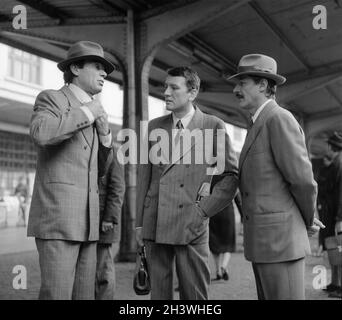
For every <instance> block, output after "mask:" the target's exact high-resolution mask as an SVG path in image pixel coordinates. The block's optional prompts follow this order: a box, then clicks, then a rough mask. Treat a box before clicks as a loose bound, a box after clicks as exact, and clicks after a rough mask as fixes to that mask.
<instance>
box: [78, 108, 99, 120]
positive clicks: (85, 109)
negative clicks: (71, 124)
mask: <svg viewBox="0 0 342 320" xmlns="http://www.w3.org/2000/svg"><path fill="white" fill-rule="evenodd" d="M80 109H81V110H82V111H83V112H84V113H85V114H86V116H87V118H88V119H89V122H90V123H93V122H94V121H95V118H94V116H93V114H92V113H91V111H90V110H89V108H88V107H86V106H82V107H80Z"/></svg>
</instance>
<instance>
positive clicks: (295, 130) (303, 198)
mask: <svg viewBox="0 0 342 320" xmlns="http://www.w3.org/2000/svg"><path fill="white" fill-rule="evenodd" d="M267 125H268V130H269V131H270V132H269V137H270V145H271V149H272V153H273V157H274V159H275V163H276V165H277V167H278V168H279V170H280V172H281V173H282V176H283V177H284V179H285V180H286V181H287V183H288V186H289V189H290V192H291V194H292V196H293V198H294V200H295V202H296V204H297V206H298V208H299V210H300V213H301V215H302V217H303V220H304V222H305V224H306V226H307V227H308V226H311V225H312V223H313V219H314V213H315V207H316V198H317V183H316V182H315V180H314V177H313V171H312V165H311V162H310V160H309V157H308V152H307V149H306V145H305V138H304V133H303V130H302V128H301V127H300V125H299V123H298V122H297V120H296V119H295V118H294V117H293V116H292V115H291V114H290V113H280V114H275V115H274V116H273V117H272V118H271V119H270V121H269V122H268V123H267Z"/></svg>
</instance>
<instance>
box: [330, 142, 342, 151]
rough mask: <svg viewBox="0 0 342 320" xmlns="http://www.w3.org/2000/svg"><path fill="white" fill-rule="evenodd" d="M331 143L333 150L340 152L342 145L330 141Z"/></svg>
mask: <svg viewBox="0 0 342 320" xmlns="http://www.w3.org/2000/svg"><path fill="white" fill-rule="evenodd" d="M329 145H330V147H331V150H332V151H333V152H340V151H341V150H342V147H339V146H337V145H335V144H332V143H329Z"/></svg>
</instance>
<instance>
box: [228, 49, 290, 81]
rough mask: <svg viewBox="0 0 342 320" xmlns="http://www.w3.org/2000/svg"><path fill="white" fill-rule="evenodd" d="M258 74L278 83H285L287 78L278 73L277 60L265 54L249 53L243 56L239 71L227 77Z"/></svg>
mask: <svg viewBox="0 0 342 320" xmlns="http://www.w3.org/2000/svg"><path fill="white" fill-rule="evenodd" d="M244 75H251V76H258V77H262V78H266V79H271V80H273V81H274V82H275V83H276V84H277V85H281V84H283V83H285V81H286V78H285V77H283V76H281V75H279V74H277V62H276V61H275V60H274V59H273V58H271V57H269V56H265V55H263V54H257V53H256V54H248V55H245V56H243V57H242V58H241V59H240V61H239V65H238V68H237V73H236V74H234V75H232V76H231V77H229V78H227V80H230V79H233V78H236V77H240V76H244Z"/></svg>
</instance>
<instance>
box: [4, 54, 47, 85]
mask: <svg viewBox="0 0 342 320" xmlns="http://www.w3.org/2000/svg"><path fill="white" fill-rule="evenodd" d="M8 58H9V76H11V77H13V78H15V79H18V80H22V81H25V82H29V83H35V84H41V77H40V70H41V60H40V58H39V57H37V56H35V55H33V54H30V53H27V52H24V51H21V50H18V49H14V48H10V50H9V57H8Z"/></svg>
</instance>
